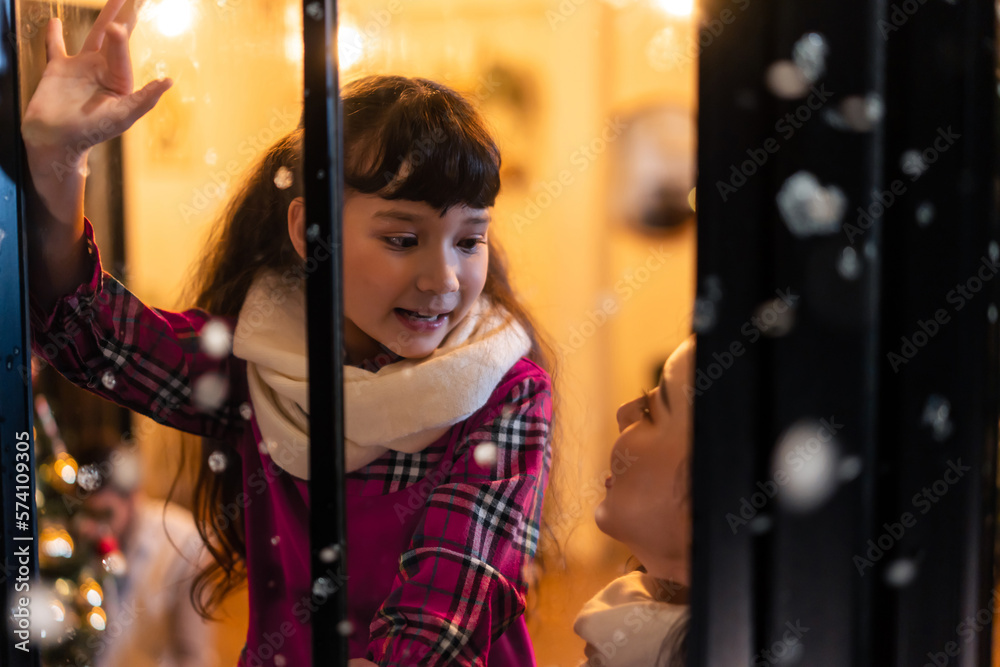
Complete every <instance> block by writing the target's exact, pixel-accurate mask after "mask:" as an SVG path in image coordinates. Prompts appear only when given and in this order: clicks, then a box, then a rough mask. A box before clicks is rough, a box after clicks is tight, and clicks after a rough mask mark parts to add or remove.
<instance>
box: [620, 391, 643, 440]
mask: <svg viewBox="0 0 1000 667" xmlns="http://www.w3.org/2000/svg"><path fill="white" fill-rule="evenodd" d="M639 400H640V399H636V400H634V401H629V402H628V403H623V404H622V405H621V407H619V408H618V414H617V417H618V432H619V433H621V432H622V431H624V430H625V429H627V428H628V427H629V426H631V425H632V424H634V423H635V422H636V420H637V419H638V418H639Z"/></svg>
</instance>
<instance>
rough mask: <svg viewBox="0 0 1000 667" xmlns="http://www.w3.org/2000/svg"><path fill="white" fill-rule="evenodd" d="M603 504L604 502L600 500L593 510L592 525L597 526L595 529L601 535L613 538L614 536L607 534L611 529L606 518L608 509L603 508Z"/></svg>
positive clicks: (608, 519) (607, 517)
mask: <svg viewBox="0 0 1000 667" xmlns="http://www.w3.org/2000/svg"><path fill="white" fill-rule="evenodd" d="M605 502H606V501H604V500H602V501H601V502H600V503H599V504H598V505H597V507H596V508H595V509H594V523H596V524H597V528H598V529H599V530H600V531H601V532H602V533H604V534H605V535H608V536H609V537H614V535H612V534H611V533H610V532H609V528H611V521H610V517H609V516H608V514H609V513H608V508H607V507H605Z"/></svg>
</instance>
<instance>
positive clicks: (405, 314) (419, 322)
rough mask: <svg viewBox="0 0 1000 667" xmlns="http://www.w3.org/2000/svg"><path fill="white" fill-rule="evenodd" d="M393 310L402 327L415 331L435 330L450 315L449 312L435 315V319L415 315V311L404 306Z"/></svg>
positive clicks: (442, 324)
mask: <svg viewBox="0 0 1000 667" xmlns="http://www.w3.org/2000/svg"><path fill="white" fill-rule="evenodd" d="M393 312H394V313H395V315H396V318H397V319H398V320H399V321H400V323H402V325H403V326H404V327H406V328H407V329H409V330H410V331H413V332H415V333H427V332H430V331H437V330H438V329H440V328H441V327H443V326H444V325H445V323H446V322H447V321H448V318H449V317H451V313H450V312H448V313H442V314H440V315H437V316H436V317H435V319H428V318H425V317H417V313H415V312H414V311H412V310H406V309H405V308H396V309H395V310H394V311H393Z"/></svg>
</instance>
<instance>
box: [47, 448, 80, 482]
mask: <svg viewBox="0 0 1000 667" xmlns="http://www.w3.org/2000/svg"><path fill="white" fill-rule="evenodd" d="M52 469H53V470H54V471H55V473H56V475H58V476H59V478H60V479H61V480H62V481H64V482H66V483H67V484H72V483H74V482H75V481H76V471H77V465H76V459H74V458H73V457H72V456H70V455H69V454H67V453H66V452H63V453H62V454H60V455H59V456H58V457H57V458H56V460H55V462H54V463H53V464H52Z"/></svg>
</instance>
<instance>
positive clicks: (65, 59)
mask: <svg viewBox="0 0 1000 667" xmlns="http://www.w3.org/2000/svg"><path fill="white" fill-rule="evenodd" d="M125 2H126V0H109V1H108V3H107V4H106V5H105V6H104V9H103V10H101V13H100V15H99V16H98V17H97V21H96V22H95V23H94V27H93V28H92V29H91V31H90V34H89V35H87V39H86V41H85V42H84V45H83V48H82V49H81V50H80V52H79V53H78V54H76V55H75V56H69V55H67V54H66V44H65V42H64V40H63V35H62V22H61V21H60V20H59V19H56V18H53V19H51V20H50V21H49V25H48V32H47V34H46V36H45V46H46V51H47V55H48V63H47V65H46V67H45V71H44V73H43V74H42V79H41V81H40V82H39V84H38V88H37V90H36V91H35V94H34V95H32V97H31V100H30V102H29V103H28V107H27V109H26V110H25V114H24V119H23V121H22V124H21V132H22V135H23V137H24V142H25V146H26V147H27V150H28V159H29V165H30V166H31V170H32V173H33V175H35V176H44V175H48V174H47V173H46V172H47V171H48V170H51V169H53V168H55V167H56V165H57V164H61V165H62V166H63V167H64V168H67V169H74V168H76V167H78V166H79V164H78V162H79V160H81V159H82V158H83V157H85V156H86V152H87V149H89V148H90V147H92V146H94V145H96V144H98V143H101V142H102V141H107V140H108V139H112V138H114V137H117V136H118V135H120V134H121V133H123V132H124V131H125V130H127V129H128V128H129V127H131V126H132V124H133V123H135V121H137V120H138V119H139V118H141V117H142V116H143V115H144V114H145V113H146V112H147V111H149V110H150V109H152V108H153V106H155V105H156V103H157V101H159V99H160V96H162V95H163V93H165V92H166V91H167V89H168V88H170V86H171V85H172V82H171V81H170V80H169V79H160V80H154V81H151V82H149V83H147V84H146V85H145V86H143V87H142V88H141V89H139V90H137V91H133V90H132V85H133V81H132V61H131V58H130V56H129V50H128V40H129V29H128V28H127V27H126V26H125V25H123V24H121V23H117V22H115V20H114V19H115V17H116V16H117V15H118V13H119V11H120V10H121V8H122V5H124V4H125ZM53 160H54V162H53ZM39 171H40V172H42V173H38V172H39ZM60 180H61V179H60Z"/></svg>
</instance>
